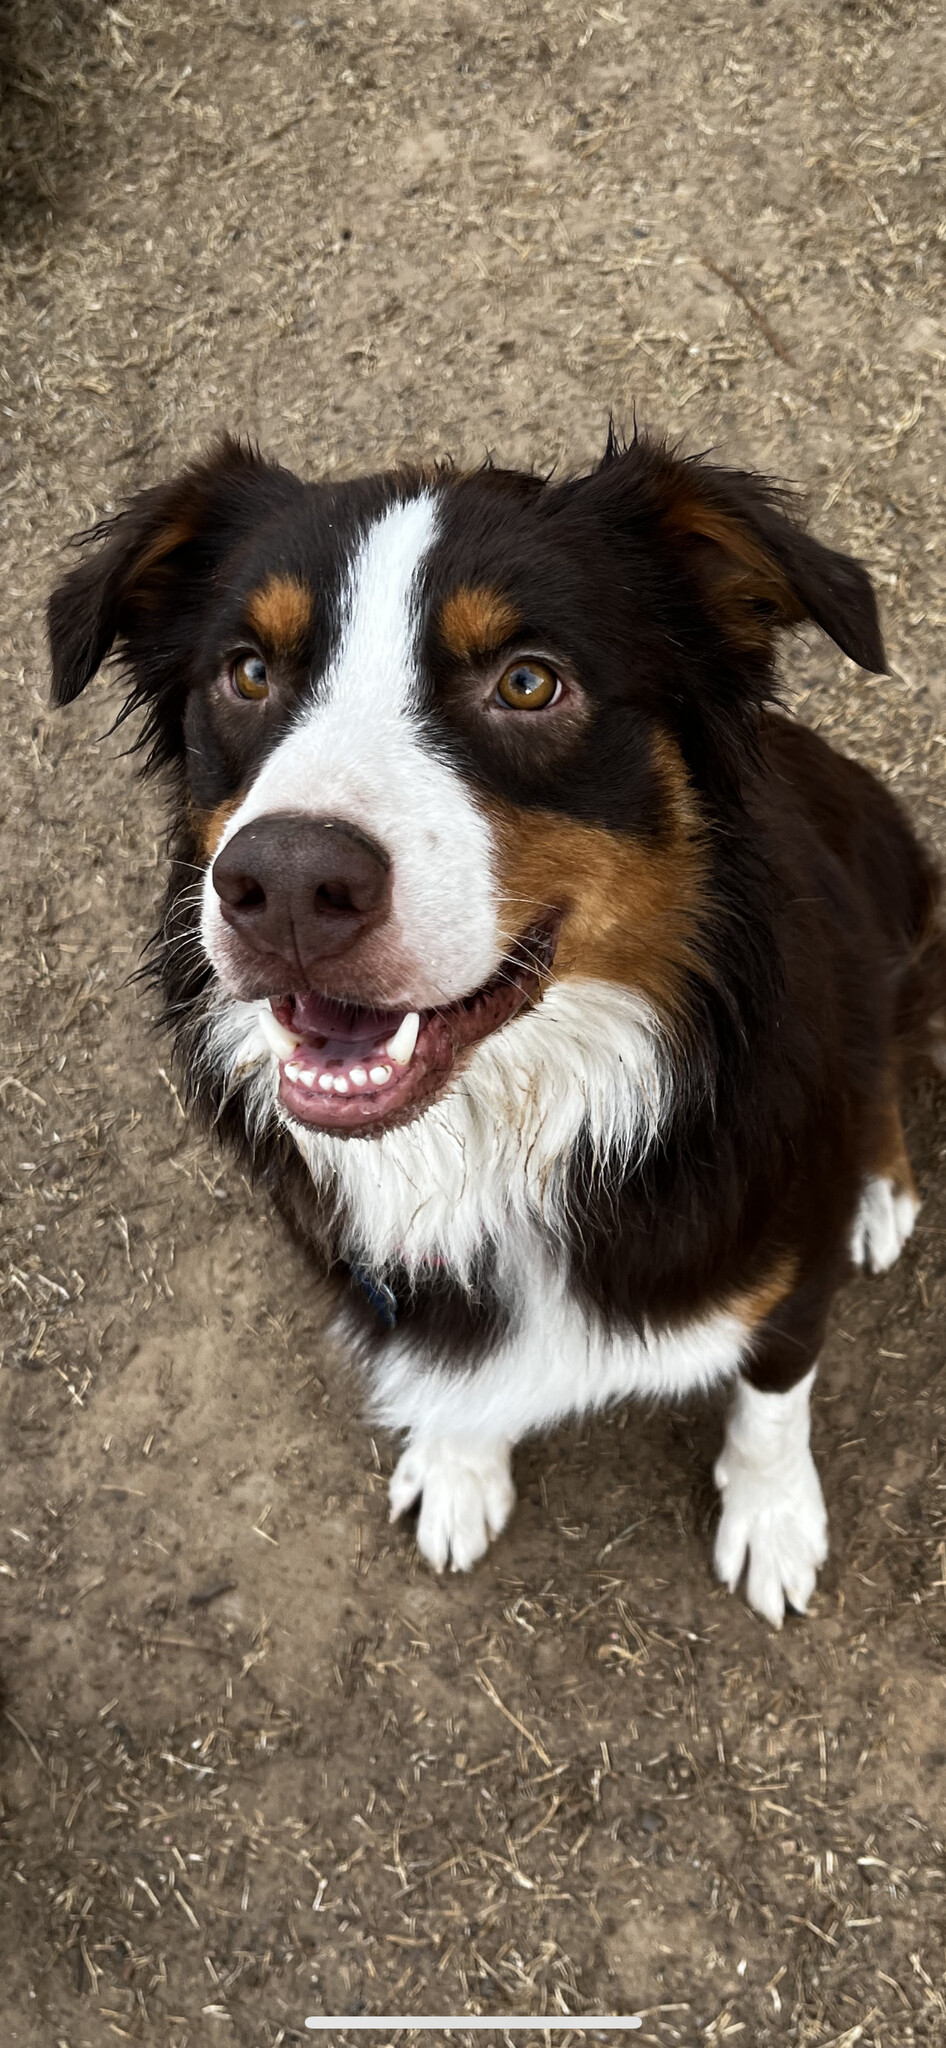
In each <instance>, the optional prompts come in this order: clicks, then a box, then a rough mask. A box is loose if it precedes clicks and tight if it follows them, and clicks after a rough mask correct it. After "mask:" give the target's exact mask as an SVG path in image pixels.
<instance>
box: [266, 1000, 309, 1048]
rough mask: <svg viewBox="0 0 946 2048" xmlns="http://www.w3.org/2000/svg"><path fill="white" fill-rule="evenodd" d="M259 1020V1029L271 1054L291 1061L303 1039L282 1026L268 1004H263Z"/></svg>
mask: <svg viewBox="0 0 946 2048" xmlns="http://www.w3.org/2000/svg"><path fill="white" fill-rule="evenodd" d="M258 1018H259V1028H260V1030H261V1032H262V1034H263V1037H264V1038H265V1040H266V1043H267V1045H268V1046H269V1049H270V1052H274V1053H275V1054H276V1057H277V1059H280V1060H287V1059H289V1057H290V1055H291V1054H292V1053H294V1052H295V1049H296V1046H297V1045H300V1044H301V1042H302V1041H301V1039H299V1038H297V1037H296V1034H295V1032H294V1031H287V1030H286V1027H285V1024H280V1022H279V1018H278V1017H274V1016H273V1013H272V1010H271V1009H270V1007H269V1004H268V1003H264V1004H263V1006H262V1009H261V1010H259V1012H258Z"/></svg>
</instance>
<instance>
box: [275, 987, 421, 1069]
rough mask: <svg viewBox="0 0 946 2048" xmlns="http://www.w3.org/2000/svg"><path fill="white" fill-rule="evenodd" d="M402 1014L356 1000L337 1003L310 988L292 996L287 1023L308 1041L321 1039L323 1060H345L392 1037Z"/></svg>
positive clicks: (402, 1012)
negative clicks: (304, 992) (306, 991)
mask: <svg viewBox="0 0 946 2048" xmlns="http://www.w3.org/2000/svg"><path fill="white" fill-rule="evenodd" d="M404 1015H405V1012H404V1011H403V1010H365V1009H362V1008H361V1007H360V1005H359V1004H357V1003H340V1002H336V1000H335V998H334V997H333V996H323V995H318V994H316V993H314V992H312V991H310V992H309V993H308V994H306V995H299V996H293V997H292V999H291V1016H290V1017H289V1018H288V1019H287V1022H288V1023H289V1028H290V1030H292V1031H297V1032H298V1033H299V1036H300V1037H301V1038H304V1039H306V1040H307V1041H308V1042H310V1043H311V1041H313V1040H315V1039H320V1040H324V1041H325V1042H324V1045H323V1046H322V1047H321V1050H322V1051H323V1052H324V1054H325V1057H326V1059H335V1060H344V1059H351V1058H352V1056H353V1055H354V1054H355V1053H357V1052H358V1051H360V1050H365V1051H369V1050H370V1049H371V1048H372V1047H373V1046H376V1045H381V1044H383V1043H384V1042H385V1041H386V1040H387V1039H389V1038H393V1037H394V1033H395V1031H396V1030H397V1027H398V1025H399V1024H400V1022H401V1019H402V1017H403V1016H404Z"/></svg>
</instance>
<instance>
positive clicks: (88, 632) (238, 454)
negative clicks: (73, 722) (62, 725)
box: [47, 437, 286, 704]
mask: <svg viewBox="0 0 946 2048" xmlns="http://www.w3.org/2000/svg"><path fill="white" fill-rule="evenodd" d="M285 474H286V473H285V472H283V471H279V470H276V469H275V468H274V466H273V465H271V464H268V463H264V462H263V460H262V458H261V457H260V456H259V455H258V454H257V453H256V452H255V451H254V450H253V449H250V448H247V447H245V446H244V445H243V444H242V443H241V442H239V441H235V440H232V439H230V438H229V437H227V438H225V439H224V440H222V441H221V442H220V443H219V445H218V447H217V448H216V449H215V450H213V452H212V453H211V455H210V456H209V457H208V458H207V460H206V461H205V462H199V463H194V464H192V465H191V466H190V467H189V468H188V469H186V470H184V471H183V472H182V474H181V475H180V476H178V477H176V478H175V479H174V480H173V482H171V483H167V484H159V485H157V486H155V487H154V488H152V489H151V490H147V491H142V492H141V493H140V494H139V496H138V497H136V498H133V499H131V500H130V502H129V503H128V504H127V505H126V506H125V507H124V508H123V510H122V511H121V512H119V513H118V514H117V515H116V517H115V518H114V519H110V520H105V521H103V522H102V523H101V525H99V526H95V527H93V528H92V529H91V531H90V532H89V533H87V534H84V535H81V536H80V544H81V545H82V546H83V547H84V548H85V549H87V550H88V551H89V552H87V553H86V554H85V556H84V559H83V560H82V561H81V562H80V563H79V566H78V567H77V568H75V569H73V570H72V571H71V572H70V574H69V575H68V576H66V577H64V578H63V581H62V582H61V583H60V584H58V585H57V587H56V589H55V590H54V591H53V593H52V596H51V597H50V600H49V606H48V612H47V621H48V628H49V644H50V652H51V655H52V701H53V703H54V704H71V703H72V701H73V699H74V698H75V697H78V695H79V693H80V691H82V690H84V689H85V686H86V684H87V683H88V682H91V680H92V677H93V676H94V675H95V674H96V672H97V670H98V669H99V668H100V667H101V665H102V663H103V661H104V660H105V658H106V656H107V655H108V654H109V653H110V652H111V650H112V648H113V647H114V646H115V645H116V643H125V644H126V645H127V642H128V641H129V638H130V637H131V636H133V635H134V631H135V628H136V626H140V625H141V624H142V623H143V622H144V620H145V619H146V616H147V615H148V614H151V615H152V616H154V615H155V614H156V613H158V612H159V611H160V610H161V608H162V606H163V605H165V604H166V603H167V601H168V599H169V598H171V597H172V593H173V590H174V586H175V582H178V583H179V582H180V579H181V578H182V576H183V575H185V574H188V573H189V574H190V575H191V576H192V577H193V576H197V577H200V576H202V575H203V576H206V575H207V574H209V573H211V572H212V569H213V566H214V563H215V561H216V560H218V559H219V557H220V553H221V550H222V548H223V546H224V545H225V543H226V537H227V534H228V532H230V533H232V531H233V527H234V524H235V523H236V521H237V519H238V516H239V510H240V507H241V505H246V504H249V503H250V502H251V494H252V492H253V488H254V485H256V486H258V484H259V481H260V479H261V478H262V477H263V476H285ZM96 544H97V545H96ZM92 549H96V551H95V552H94V553H93V552H91V550H92Z"/></svg>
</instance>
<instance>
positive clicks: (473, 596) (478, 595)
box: [440, 584, 519, 661]
mask: <svg viewBox="0 0 946 2048" xmlns="http://www.w3.org/2000/svg"><path fill="white" fill-rule="evenodd" d="M518 624H519V613H518V612H517V610H516V607H515V605H514V604H512V603H511V602H510V600H509V598H508V597H504V596H503V594H502V592H501V591H499V590H490V589H489V587H488V586H487V585H485V584H484V585H479V586H477V587H476V588H471V587H470V585H468V584H467V585H464V586H463V587H462V588H461V589H459V590H455V591H454V592H453V595H452V597H448V598H447V600H446V602H445V604H444V607H443V610H442V612H441V614H440V632H441V636H442V638H443V642H444V645H445V647H446V648H447V650H448V652H449V653H450V654H453V655H455V656H456V659H457V660H458V661H468V660H469V659H470V657H471V655H477V654H492V653H493V651H494V649H495V648H497V647H502V645H503V643H504V641H506V640H508V639H509V638H510V637H511V635H512V634H513V633H514V632H515V630H516V627H517V626H518Z"/></svg>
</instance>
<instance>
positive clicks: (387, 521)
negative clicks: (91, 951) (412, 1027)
mask: <svg viewBox="0 0 946 2048" xmlns="http://www.w3.org/2000/svg"><path fill="white" fill-rule="evenodd" d="M437 515H438V503H437V498H436V497H435V495H434V494H433V493H432V492H430V491H423V492H421V493H420V494H419V495H418V496H416V497H414V498H409V499H407V500H406V501H404V502H401V503H398V504H394V505H390V506H388V508H387V510H386V511H385V512H383V513H382V514H381V515H380V516H379V518H378V519H376V520H375V521H374V522H373V524H372V525H371V526H370V527H369V528H368V529H367V531H366V532H365V533H364V534H363V536H362V539H361V541H360V544H359V546H358V548H357V551H356V553H355V555H354V558H353V561H352V564H351V568H350V571H349V575H348V579H347V584H346V587H345V591H344V594H343V598H342V608H341V628H340V633H339V639H338V646H337V650H336V653H335V655H334V658H333V659H332V661H331V663H330V664H329V667H328V668H327V670H326V671H325V674H324V675H323V676H322V677H321V678H314V680H315V682H316V683H317V694H316V696H315V697H314V698H313V700H312V701H311V703H309V704H308V705H307V706H306V707H305V708H304V709H303V711H302V713H301V715H300V716H299V718H298V719H297V721H296V723H295V725H294V726H293V727H292V729H291V730H290V731H289V732H288V733H287V734H286V735H285V737H284V739H282V740H281V741H280V743H279V745H278V746H277V747H276V748H274V750H273V752H272V754H270V755H269V756H268V758H267V759H266V760H265V761H264V763H263V765H262V768H261V769H260V772H259V774H258V775H257V777H256V779H255V781H254V783H253V786H252V788H251V789H250V791H249V794H248V795H247V797H246V799H245V801H244V802H243V803H242V804H241V805H240V808H239V810H238V811H236V812H235V814H234V816H233V817H232V818H231V820H230V822H229V824H228V827H227V830H226V832H225V833H224V836H223V838H222V840H221V842H220V845H221V848H222V847H223V846H225V845H226V844H227V843H228V841H229V840H231V839H232V838H233V837H234V834H235V833H237V832H239V831H240V829H241V827H242V826H244V825H247V824H249V823H250V822H251V821H252V820H255V819H257V818H260V817H262V816H264V815H265V814H267V813H269V812H272V811H302V812H308V813H309V814H310V815H311V816H312V817H331V818H343V819H345V820H346V821H347V822H348V823H350V824H352V825H357V826H358V827H359V828H360V830H361V831H363V832H365V833H367V834H368V835H369V836H370V837H371V838H372V839H374V840H376V841H377V842H378V843H379V844H380V845H381V846H383V847H384V849H385V851H386V852H387V853H388V854H389V856H390V858H391V863H392V873H393V899H392V913H391V918H390V920H389V922H388V925H387V926H386V927H385V929H384V932H383V934H382V933H379V934H378V935H377V938H378V941H379V942H381V943H383V952H384V959H385V962H386V963H387V965H386V968H385V979H386V981H388V980H389V981H390V985H389V986H387V987H386V988H385V990H384V992H383V994H384V999H385V1000H387V1001H389V1002H390V1003H392V1004H395V1003H397V1002H399V1001H401V1000H403V1001H404V1002H405V1003H406V1004H408V1005H410V1006H412V1007H416V1008H426V1007H428V1006H430V1005H433V1004H436V1003H441V1002H445V1001H450V1000H452V999H453V998H455V997H457V996H461V995H466V994H468V993H469V991H470V990H472V989H474V988H477V987H478V986H479V985H480V983H481V982H483V981H486V980H488V979H489V977H490V976H491V975H492V974H493V973H494V972H495V969H496V967H497V966H498V964H499V960H500V957H501V950H502V948H501V943H500V940H499V929H498V920H497V899H496V888H495V885H494V874H493V840H492V833H491V831H490V827H489V823H488V821H487V819H486V817H485V816H484V815H483V813H482V811H481V810H480V809H479V807H478V805H477V804H476V802H475V800H474V797H473V795H472V792H471V791H470V789H469V787H468V785H467V784H466V782H465V781H464V779H463V777H462V776H461V775H460V773H459V771H458V770H457V769H456V768H453V767H451V766H450V764H449V762H447V761H445V760H444V759H442V758H441V757H440V756H438V754H437V752H436V751H435V745H434V742H433V740H432V739H431V737H430V736H429V735H428V734H427V733H426V732H425V730H424V727H423V722H422V717H421V713H420V675H419V670H418V651H419V639H420V627H421V581H422V574H423V568H424V564H425V561H426V559H427V556H428V554H429V552H430V549H431V547H432V545H433V543H434V541H435V539H436V535H437V525H438V516H437ZM202 932H203V938H204V944H205V946H206V948H207V951H208V953H209V954H210V958H211V960H212V961H213V963H214V965H215V966H216V967H217V968H218V971H222V972H223V976H224V979H226V958H227V934H226V927H225V926H224V925H223V922H222V919H221V917H220V912H219V906H218V904H217V901H216V897H215V894H214V890H213V884H212V881H211V877H210V875H209V873H208V876H207V879H206V882H205V887H204V911H203V919H202ZM370 943H372V942H370V941H369V944H370ZM392 976H393V979H392V978H391V977H392Z"/></svg>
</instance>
